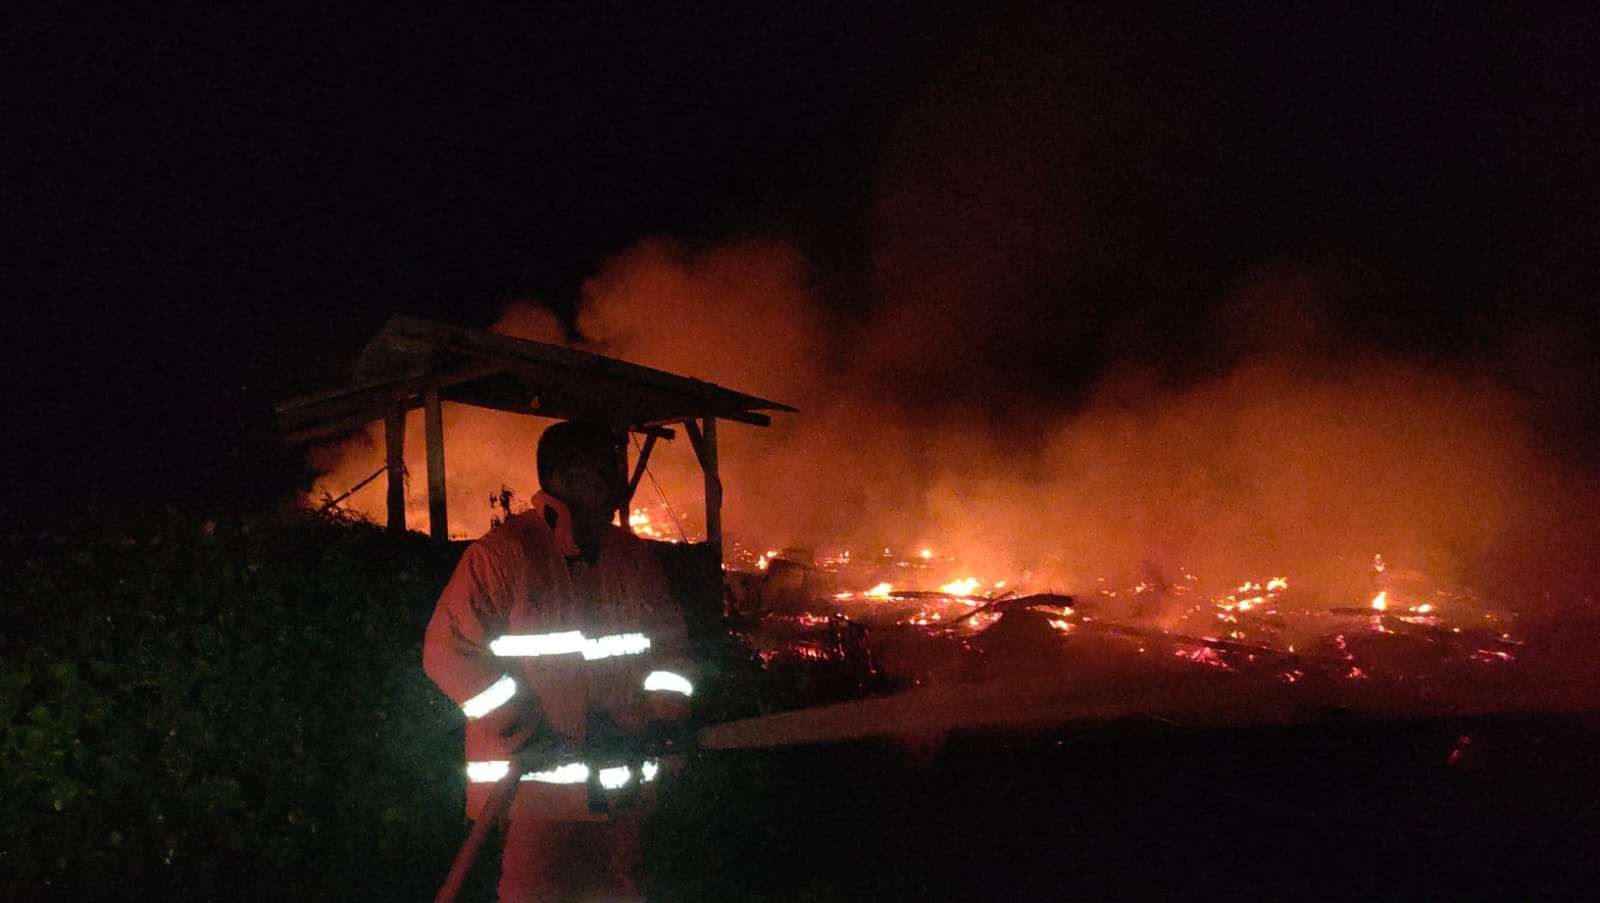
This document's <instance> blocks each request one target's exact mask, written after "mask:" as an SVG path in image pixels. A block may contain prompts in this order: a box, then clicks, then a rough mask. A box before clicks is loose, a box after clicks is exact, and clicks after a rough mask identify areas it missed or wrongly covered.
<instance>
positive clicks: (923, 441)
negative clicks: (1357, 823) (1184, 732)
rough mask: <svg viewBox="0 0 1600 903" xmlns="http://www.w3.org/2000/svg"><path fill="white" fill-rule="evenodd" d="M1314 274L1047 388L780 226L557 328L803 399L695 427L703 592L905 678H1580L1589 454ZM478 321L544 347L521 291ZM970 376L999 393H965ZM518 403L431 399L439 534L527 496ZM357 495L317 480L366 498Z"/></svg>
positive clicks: (675, 512)
mask: <svg viewBox="0 0 1600 903" xmlns="http://www.w3.org/2000/svg"><path fill="white" fill-rule="evenodd" d="M1315 291H1316V290H1315V287H1314V286H1308V284H1307V283H1306V282H1305V281H1304V280H1292V279H1289V280H1286V279H1284V278H1282V277H1281V276H1280V277H1271V278H1269V277H1265V276H1264V277H1262V278H1261V279H1258V280H1256V281H1254V282H1253V283H1251V285H1250V286H1249V287H1248V288H1246V289H1244V290H1241V295H1240V298H1239V299H1237V301H1236V303H1234V304H1232V305H1227V306H1225V309H1226V310H1228V311H1230V313H1228V314H1227V315H1226V316H1225V317H1224V319H1223V320H1222V321H1220V322H1219V323H1217V324H1214V330H1215V334H1216V335H1217V336H1219V337H1220V338H1218V339H1217V345H1216V347H1215V348H1205V349H1200V350H1197V352H1196V354H1197V357H1198V358H1200V359H1205V360H1210V361H1212V362H1213V367H1212V370H1213V371H1214V372H1213V373H1211V374H1209V375H1205V376H1203V377H1197V378H1189V379H1187V380H1183V381H1177V382H1174V381H1173V380H1171V379H1170V378H1167V377H1164V376H1163V375H1162V374H1160V373H1158V372H1155V371H1140V370H1138V369H1137V368H1123V369H1120V370H1117V371H1115V372H1113V373H1109V374H1107V375H1106V376H1104V377H1102V378H1101V379H1100V380H1099V381H1098V382H1096V383H1094V384H1093V385H1092V387H1091V388H1090V389H1089V391H1088V392H1087V393H1086V394H1084V395H1083V396H1082V397H1080V398H1077V399H1076V400H1070V399H1069V400H1063V399H1057V400H1055V401H1054V403H1053V404H1049V405H1047V404H1046V403H1045V400H1043V397H1042V396H1041V391H1043V390H1041V389H1040V387H1039V386H1038V385H1034V384H1028V383H1024V382H1021V381H1020V378H1019V383H1018V385H1016V386H1014V387H1006V386H1004V385H1003V383H1004V380H1003V379H1001V374H1003V372H1004V370H1003V369H1001V368H1002V367H1003V364H1004V362H1005V358H1006V354H1007V348H1006V345H1005V342H1004V331H1005V330H1008V329H1010V328H1012V326H1013V324H1008V323H1006V322H1004V320H1003V319H1002V320H1000V321H996V322H987V321H984V320H982V319H973V318H971V317H968V316H967V315H966V314H962V313H960V311H961V310H963V309H964V308H957V309H956V311H957V316H955V317H954V320H952V319H951V318H942V319H940V320H938V321H936V322H929V323H925V324H919V323H917V322H914V321H913V320H911V319H910V317H911V314H910V311H909V309H907V308H902V307H900V306H898V305H895V304H893V303H889V304H888V305H887V306H886V308H885V309H883V310H881V311H880V312H879V313H878V314H877V315H876V316H875V317H873V318H870V319H868V320H866V321H864V322H863V321H855V322H852V321H850V320H848V319H841V318H840V317H839V316H838V315H836V314H830V313H829V311H828V309H827V308H825V307H824V306H822V305H820V304H819V303H818V302H817V300H816V299H815V297H814V296H813V294H812V292H811V289H810V288H809V285H808V274H807V272H806V269H805V266H804V262H803V260H802V259H801V258H800V257H799V256H798V254H797V253H796V252H794V251H793V249H791V248H788V247H787V246H784V245H778V244H762V243H755V244H745V245H737V246H730V247H723V248H713V249H710V250H703V251H694V250H690V249H687V248H685V247H682V246H679V245H675V244H671V243H667V242H647V243H645V244H643V245H641V246H639V247H638V248H636V249H634V250H633V251H630V252H628V253H627V254H624V255H622V256H620V257H618V258H616V259H614V260H612V261H611V262H610V263H609V264H608V265H607V266H606V267H605V268H604V269H603V270H602V272H601V273H600V275H598V276H596V277H595V278H594V279H593V280H591V282H590V283H589V284H588V285H587V286H586V288H585V296H584V299H583V303H582V305H581V306H580V309H579V310H580V313H579V318H578V321H577V326H578V329H579V332H580V334H581V335H582V336H584V337H585V339H584V341H583V345H584V347H588V348H591V349H593V350H597V351H600V352H603V353H607V354H612V355H615V356H618V357H621V358H624V359H628V360H634V361H638V362H640V363H645V364H649V365H653V366H658V367H661V368H664V369H668V370H672V371H676V372H686V373H689V374H692V375H695V376H698V377H702V378H706V379H710V380H714V381H718V382H721V383H724V384H728V385H734V386H738V387H740V388H744V389H748V390H751V391H756V392H760V393H762V394H764V395H767V396H769V397H774V398H780V399H784V400H788V401H793V402H796V403H798V404H799V405H800V406H801V407H802V409H803V413H802V414H800V415H798V416H796V417H794V418H789V419H780V421H779V422H777V423H775V424H774V426H773V427H772V428H771V429H769V430H753V429H746V430H738V429H729V430H728V431H727V433H728V435H727V436H726V437H725V438H724V445H725V450H724V453H723V474H724V480H725V482H726V483H727V485H728V487H729V494H728V502H727V506H726V514H725V522H726V524H727V533H728V537H729V542H728V544H727V547H726V562H725V564H726V567H727V568H728V570H729V582H730V595H731V597H732V598H734V600H735V602H734V604H735V605H736V606H737V605H739V604H744V605H746V606H748V607H750V609H751V611H750V613H751V614H752V615H756V616H759V617H760V618H764V619H766V620H767V623H768V626H769V627H774V628H775V625H776V621H775V620H774V619H784V618H788V619H800V621H799V622H797V624H796V625H791V626H798V627H806V626H807V625H808V624H813V625H814V624H820V623H822V621H819V620H817V619H822V620H833V619H846V620H848V621H849V622H850V623H851V624H852V625H855V626H857V627H862V628H865V629H866V630H867V631H870V632H871V634H872V643H871V650H872V654H873V655H874V656H876V662H875V665H874V666H875V667H878V666H881V667H882V668H883V669H884V670H886V671H887V672H889V673H890V674H891V675H892V676H893V677H894V678H895V679H896V680H898V681H900V682H901V683H903V684H904V685H907V686H916V685H924V684H929V683H939V682H949V681H952V680H959V681H961V682H973V681H977V682H982V681H983V680H986V679H989V678H994V677H1000V676H1004V677H1006V678H1008V679H1019V680H1020V679H1023V678H1025V677H1026V678H1028V679H1033V678H1040V679H1044V680H1047V681H1048V680H1053V679H1064V678H1065V677H1066V676H1070V675H1076V677H1075V678H1074V679H1077V680H1080V681H1081V680H1082V679H1084V678H1085V677H1086V676H1087V675H1091V672H1092V674H1093V675H1100V676H1104V675H1125V674H1130V673H1133V674H1145V673H1150V674H1161V675H1168V676H1170V675H1175V674H1176V675H1181V674H1204V675H1208V676H1210V677H1218V676H1225V677H1227V678H1232V679H1234V682H1235V683H1236V684H1237V683H1244V682H1249V683H1252V684H1254V683H1263V684H1270V685H1272V686H1273V687H1275V688H1278V690H1279V691H1284V692H1292V693H1295V694H1299V696H1300V697H1304V698H1306V699H1319V700H1321V702H1319V703H1318V704H1323V703H1326V704H1338V705H1343V704H1345V703H1346V702H1347V701H1348V700H1349V699H1352V698H1354V699H1358V700H1364V702H1363V703H1362V704H1363V705H1364V706H1366V707H1369V708H1370V707H1373V706H1376V707H1377V708H1384V707H1385V706H1387V707H1389V708H1391V709H1392V708H1395V707H1396V706H1400V705H1401V702H1400V700H1409V701H1410V702H1408V703H1407V704H1408V705H1414V706H1416V707H1421V708H1426V707H1427V706H1445V707H1453V706H1465V707H1468V708H1488V707H1495V706H1522V705H1533V704H1536V703H1537V704H1539V705H1554V706H1558V707H1567V706H1569V705H1578V704H1580V702H1579V700H1581V699H1585V698H1587V696H1588V689H1589V688H1590V687H1591V686H1592V684H1593V683H1594V681H1592V680H1589V679H1588V678H1587V676H1586V671H1585V669H1584V668H1583V667H1582V666H1580V665H1579V664H1577V663H1578V662H1581V661H1586V660H1589V659H1588V658H1587V656H1588V653H1587V652H1586V651H1584V649H1583V647H1584V646H1585V645H1586V644H1587V643H1588V642H1589V639H1588V638H1589V637H1591V636H1593V635H1594V633H1595V632H1594V631H1593V630H1592V627H1591V624H1592V622H1593V620H1594V618H1595V614H1594V612H1595V609H1594V605H1593V597H1592V594H1593V587H1594V586H1596V585H1597V583H1596V581H1597V580H1600V574H1597V573H1596V561H1595V556H1593V555H1592V554H1590V548H1591V543H1592V540H1593V536H1594V525H1595V523H1596V521H1597V518H1596V512H1597V511H1600V506H1597V503H1596V498H1597V495H1596V493H1595V490H1594V485H1593V481H1592V480H1590V479H1588V478H1586V477H1584V476H1583V475H1581V474H1579V473H1576V472H1575V471H1573V470H1572V469H1571V468H1570V467H1568V466H1567V465H1566V464H1564V463H1563V462H1562V460H1561V459H1560V457H1559V456H1558V455H1555V454H1552V453H1551V451H1550V450H1549V449H1548V448H1547V447H1546V446H1545V445H1543V444H1542V442H1541V438H1540V436H1539V435H1538V434H1537V433H1536V432H1535V431H1534V430H1533V429H1532V427H1531V426H1530V425H1529V418H1528V410H1527V406H1526V404H1525V403H1524V402H1523V400H1522V399H1521V398H1519V396H1518V395H1517V394H1516V393H1515V392H1513V391H1511V390H1510V389H1509V388H1508V387H1507V386H1506V385H1505V384H1503V382H1502V381H1496V380H1493V379H1490V378H1488V377H1485V376H1483V375H1481V374H1479V373H1476V372H1474V371H1472V370H1470V369H1468V368H1464V367H1461V366H1459V365H1443V364H1439V365H1424V364H1423V363H1422V362H1420V361H1408V360H1404V359H1402V358H1398V357H1396V356H1395V355H1393V354H1384V353H1380V352H1378V351H1376V350H1374V349H1372V348H1370V347H1361V346H1353V345H1350V344H1347V343H1344V342H1341V341H1338V340H1335V339H1332V338H1329V337H1328V336H1327V335H1326V334H1325V333H1326V331H1327V330H1328V329H1329V327H1327V326H1326V325H1325V324H1320V323H1319V321H1318V317H1317V315H1316V314H1315V313H1314V308H1315V305H1314V304H1312V302H1311V301H1307V300H1306V296H1308V295H1315ZM891 297H892V295H891ZM647 312H648V314H649V316H648V317H646V316H644V314H645V313H647ZM1002 313H1003V311H1002ZM1267 315H1271V316H1274V317H1276V318H1278V319H1279V320H1281V321H1282V326H1281V328H1277V329H1276V330H1275V329H1274V328H1273V327H1272V326H1271V324H1263V323H1261V322H1258V321H1257V320H1256V318H1258V317H1262V316H1267ZM650 323H658V324H661V323H673V324H675V326H674V327H673V328H671V329H667V328H665V327H662V328H651V327H650V326H649V325H648V324H650ZM952 323H956V324H958V325H961V328H963V329H971V330H973V332H972V333H971V334H970V335H959V336H958V335H952V334H951V332H950V330H951V329H952ZM686 324H693V326H692V328H691V327H690V326H688V325H686ZM497 328H499V329H501V330H503V331H505V332H508V333H510V334H514V335H519V336H522V337H526V338H535V339H541V340H545V341H568V339H567V337H566V336H565V335H564V333H563V330H562V329H561V328H560V326H559V323H558V321H557V320H556V318H555V317H554V316H553V315H552V314H551V313H549V312H548V311H547V310H545V309H544V308H542V307H539V306H537V305H534V304H531V303H530V304H517V305H513V306H512V307H510V308H508V309H507V311H506V312H505V315H504V316H503V317H502V319H501V322H500V323H499V324H498V326H497ZM1274 331H1276V332H1277V334H1279V335H1280V336H1281V339H1280V340H1279V341H1276V342H1268V341H1266V340H1265V336H1266V335H1267V334H1269V333H1273V332H1274ZM1240 335H1244V336H1245V337H1246V339H1247V341H1244V342H1243V343H1242V344H1241V342H1240V341H1239V336H1240ZM841 337H843V338H841ZM1017 353H1020V354H1030V353H1033V352H1029V351H1028V350H1027V349H1026V348H1024V349H1022V350H1021V351H1019V352H1017ZM979 379H981V380H982V381H983V384H984V385H986V386H989V387H990V388H988V389H984V390H983V391H981V392H980V391H978V390H976V389H974V388H973V385H974V384H975V383H976V381H978V380H979ZM997 382H998V383H1000V384H1002V385H1001V388H1002V389H1004V391H1003V392H1002V393H1001V394H1002V395H1003V396H1004V397H1006V398H1007V399H1008V405H1007V406H1006V407H988V408H985V407H984V406H983V405H982V403H981V398H982V396H984V395H985V394H993V393H994V392H996V391H998V390H996V389H995V388H993V387H994V386H995V385H996V384H997ZM933 390H937V391H933ZM930 392H932V395H930ZM1017 399H1026V400H1029V401H1030V404H1031V406H1030V407H1026V408H1022V407H1018V406H1016V405H1015V404H1014V402H1015V400H1017ZM537 423H538V422H537V421H533V420H532V419H531V418H517V417H514V416H512V415H504V414H497V413H494V412H487V411H482V410H478V409H468V408H458V407H453V406H451V405H446V408H445V432H446V436H447V437H448V438H447V462H448V466H449V467H450V474H451V476H450V490H451V497H452V508H453V522H452V527H453V531H454V532H455V534H456V535H458V536H461V537H464V538H465V537H472V536H476V535H478V534H479V533H481V532H482V531H483V530H485V529H487V527H488V524H489V521H490V519H491V517H493V516H495V515H497V514H499V513H503V509H504V507H505V506H506V503H507V500H508V499H509V505H510V508H511V509H512V510H515V509H516V508H517V507H518V505H519V503H520V504H525V501H523V500H525V499H526V498H527V497H528V496H529V495H531V494H532V491H533V490H534V489H535V488H536V486H535V483H536V480H535V479H534V476H533V460H532V454H531V450H532V448H533V445H534V442H535V441H536V438H537V435H538V431H539V428H540V427H539V426H538V425H537ZM378 431H379V430H378V429H377V428H375V431H374V434H373V435H371V436H367V437H360V438H358V439H356V440H353V441H351V442H349V443H346V444H345V445H343V446H342V447H340V448H338V449H335V450H331V453H330V458H331V460H332V462H333V466H332V469H331V470H330V471H329V473H328V474H327V475H326V476H325V477H324V479H323V481H322V483H321V484H320V486H319V488H318V490H317V493H318V494H322V493H327V494H330V495H336V494H338V493H339V492H341V491H343V489H345V488H347V487H348V486H350V485H352V484H353V483H355V482H356V480H357V479H359V477H360V476H364V475H365V474H366V473H368V472H369V471H371V470H372V469H373V468H374V467H375V466H379V465H381V463H382V462H381V452H379V450H378V449H379V448H380V447H381V441H379V439H380V437H379V436H378V435H377V432H378ZM420 433H421V430H420V429H408V431H407V434H408V436H419V434H420ZM684 444H685V443H682V442H677V443H668V444H667V445H666V446H665V451H658V452H657V454H656V456H655V457H654V458H653V459H652V466H651V472H650V477H649V479H648V480H646V481H645V482H644V483H643V484H642V485H641V487H640V490H639V493H638V495H637V496H636V497H635V500H634V506H635V507H634V510H633V514H632V516H631V517H630V523H629V526H630V528H631V529H633V530H634V531H635V532H636V533H638V534H640V535H642V536H645V537H647V538H652V539H658V540H663V541H669V542H672V541H683V540H688V541H694V540H696V539H698V538H700V536H701V535H702V531H703V526H702V525H701V524H700V522H699V510H700V507H701V506H700V502H701V498H700V495H701V486H700V476H699V474H698V472H697V470H696V466H695V463H694V461H693V456H692V454H690V453H689V451H688V450H687V449H686V448H677V447H675V446H680V445H684ZM420 456H421V449H420V442H418V441H413V442H412V443H411V444H410V446H408V448H407V464H408V469H409V470H410V472H411V473H413V474H417V473H421V472H422V470H423V462H422V461H421V460H420ZM422 482H423V481H421V480H420V479H412V480H411V481H410V492H411V493H412V494H413V498H412V501H411V505H410V509H409V513H410V516H411V518H412V520H413V523H414V524H418V522H419V521H420V519H421V518H422V516H423V512H424V510H425V505H424V504H423V503H422V499H421V498H420V493H421V492H422V487H421V485H420V484H421V483H422ZM506 490H510V492H511V495H509V496H507V495H506V494H505V491H506ZM381 495H382V490H381V487H380V486H379V485H377V484H374V485H372V486H370V487H368V488H367V489H364V490H363V491H362V492H360V493H357V494H356V495H354V496H352V497H351V498H350V500H349V501H348V502H347V505H348V506H351V507H353V508H354V509H355V510H357V511H361V512H366V513H368V514H371V515H374V516H375V517H376V516H377V514H378V511H379V509H380V507H381V504H382V498H381ZM418 525H420V524H418ZM807 648H809V647H808V646H807V645H806V644H805V643H801V644H800V645H799V646H797V647H796V649H799V650H802V653H803V654H811V655H813V656H816V655H821V653H820V652H816V651H812V652H811V653H804V652H803V650H805V649H807ZM1530 672H1532V673H1534V674H1537V675H1539V676H1538V677H1537V678H1535V677H1533V676H1530ZM1319 694H1320V695H1319ZM1352 694H1354V696H1352ZM1323 697H1326V698H1323Z"/></svg>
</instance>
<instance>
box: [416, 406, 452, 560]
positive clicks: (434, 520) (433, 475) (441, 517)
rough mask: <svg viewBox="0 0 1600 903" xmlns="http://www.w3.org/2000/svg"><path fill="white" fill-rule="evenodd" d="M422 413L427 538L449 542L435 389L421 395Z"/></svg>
mask: <svg viewBox="0 0 1600 903" xmlns="http://www.w3.org/2000/svg"><path fill="white" fill-rule="evenodd" d="M422 409H423V420H424V421H425V423H424V426H425V429H424V433H425V434H426V436H427V440H428V534H429V535H430V536H432V537H433V538H434V539H436V540H438V541H440V542H443V541H445V540H447V539H449V538H450V522H449V517H448V512H447V511H446V510H445V502H444V421H443V419H442V412H441V411H440V402H439V390H438V388H429V389H427V390H425V391H424V392H423V400H422Z"/></svg>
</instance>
